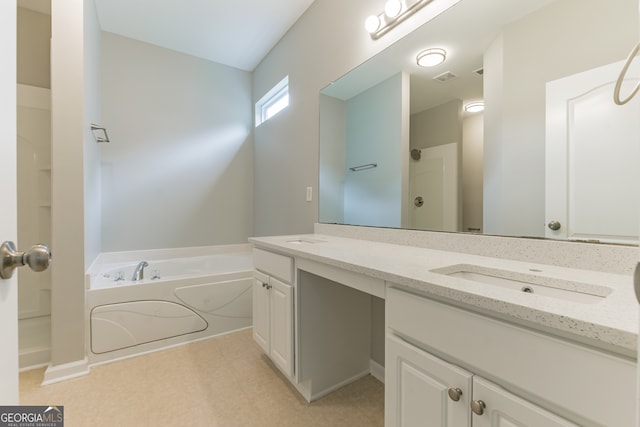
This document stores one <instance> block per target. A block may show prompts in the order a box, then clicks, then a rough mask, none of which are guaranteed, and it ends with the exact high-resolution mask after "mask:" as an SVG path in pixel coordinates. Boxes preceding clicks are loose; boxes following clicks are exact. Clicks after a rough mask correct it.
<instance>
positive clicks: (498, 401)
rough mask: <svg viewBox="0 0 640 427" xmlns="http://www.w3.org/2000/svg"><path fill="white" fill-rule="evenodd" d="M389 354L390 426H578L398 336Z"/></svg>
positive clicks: (388, 419)
mask: <svg viewBox="0 0 640 427" xmlns="http://www.w3.org/2000/svg"><path fill="white" fill-rule="evenodd" d="M387 357H388V359H387V360H390V361H393V366H391V365H387V366H388V368H387V369H389V373H388V375H387V378H386V384H385V393H386V394H387V396H386V399H387V402H393V404H389V405H388V407H387V408H388V409H387V413H386V414H387V419H386V425H388V426H398V427H400V426H402V427H410V426H433V427H436V426H441V427H468V426H474V427H478V426H481V427H499V426H509V427H513V426H518V425H522V426H526V425H533V426H545V427H575V426H577V425H576V424H574V423H571V422H569V421H567V420H565V419H563V418H560V417H558V416H556V415H554V414H552V413H550V412H549V411H546V410H544V409H542V408H541V407H539V406H537V405H534V404H532V403H531V402H528V401H526V400H524V399H521V398H519V397H517V396H516V395H514V394H512V393H509V392H508V391H507V390H505V389H503V388H501V387H499V386H497V385H495V384H493V383H491V382H490V381H488V380H486V379H484V378H482V377H480V376H478V375H474V374H473V373H471V372H469V371H467V370H465V369H462V368H460V367H458V366H456V365H454V364H451V363H448V362H445V361H444V360H442V359H440V358H438V357H436V356H434V355H432V354H430V353H427V352H425V351H423V350H421V349H420V348H418V347H416V346H413V345H411V344H409V343H407V342H404V341H403V340H401V339H399V338H397V337H393V336H392V337H389V339H388V340H387Z"/></svg>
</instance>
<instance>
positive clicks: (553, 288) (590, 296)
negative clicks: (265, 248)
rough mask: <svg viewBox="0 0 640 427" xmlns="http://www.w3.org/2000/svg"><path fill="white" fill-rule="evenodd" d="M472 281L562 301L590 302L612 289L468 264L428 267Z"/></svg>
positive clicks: (605, 294) (603, 296)
mask: <svg viewBox="0 0 640 427" xmlns="http://www.w3.org/2000/svg"><path fill="white" fill-rule="evenodd" d="M431 271H432V272H434V273H440V274H445V275H447V276H452V277H457V278H460V279H463V280H468V281H470V282H475V283H484V284H487V285H492V286H498V287H501V288H504V289H508V290H510V291H515V292H522V293H526V294H536V295H543V296H546V297H551V298H557V299H561V300H565V301H571V302H579V303H585V304H593V303H597V302H599V301H602V300H603V299H604V298H606V297H607V296H608V295H609V294H610V293H611V292H612V290H611V289H610V288H607V287H605V286H598V285H591V284H588V283H581V282H574V281H570V280H562V279H555V278H551V277H544V276H541V275H538V274H527V273H517V272H512V271H506V270H499V269H494V268H489V267H482V266H478V265H470V264H458V265H453V266H450V267H444V268H439V269H435V270H431Z"/></svg>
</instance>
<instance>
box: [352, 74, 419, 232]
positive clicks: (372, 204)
mask: <svg viewBox="0 0 640 427" xmlns="http://www.w3.org/2000/svg"><path fill="white" fill-rule="evenodd" d="M404 80H407V82H406V83H408V77H407V78H406V79H403V75H402V73H399V74H397V75H395V76H393V77H391V78H389V79H387V80H385V81H383V82H382V83H380V84H378V85H376V86H374V87H372V88H369V89H367V90H366V91H363V92H361V93H360V94H358V95H356V96H354V97H353V98H351V99H349V100H348V101H347V110H346V114H347V120H346V122H347V125H346V134H347V137H346V147H345V151H346V167H347V168H351V167H357V166H362V165H368V164H372V163H374V164H377V165H378V166H377V167H375V168H372V169H364V170H361V171H355V172H354V171H349V170H346V177H345V182H344V221H345V223H346V224H359V225H372V226H381V227H400V226H401V225H402V196H403V187H402V184H403V183H402V176H403V169H402V166H403V164H402V158H403V155H404V156H406V153H407V151H408V149H407V147H404V146H403V143H402V142H403V141H402V138H401V136H402V121H403V120H402V113H403V108H402V93H403V92H402V85H403V84H404V83H405V81H404Z"/></svg>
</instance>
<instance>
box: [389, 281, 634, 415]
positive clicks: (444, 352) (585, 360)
mask: <svg viewBox="0 0 640 427" xmlns="http://www.w3.org/2000/svg"><path fill="white" fill-rule="evenodd" d="M386 307H387V312H386V315H387V322H388V323H387V324H388V326H389V328H390V329H391V332H395V333H398V334H400V335H402V336H404V337H406V338H408V339H410V340H411V341H414V342H416V341H417V342H419V343H422V344H421V346H422V347H424V348H425V349H426V350H427V351H430V352H434V353H436V354H438V355H441V356H442V357H443V358H445V359H447V360H448V361H450V362H453V363H456V364H458V365H460V366H462V367H464V368H466V369H469V370H471V371H473V372H478V373H481V374H482V375H484V376H488V378H490V379H492V380H493V381H496V382H498V383H499V384H501V385H502V386H504V387H506V388H508V389H510V390H511V391H513V392H515V393H516V394H520V395H523V397H525V398H527V399H530V400H534V401H536V402H537V403H538V404H540V405H541V406H544V407H547V408H549V409H550V410H552V411H555V412H557V413H559V414H560V415H563V416H567V417H569V418H571V419H574V420H578V421H581V424H582V421H583V422H584V424H585V425H594V422H595V423H597V425H611V426H613V425H616V426H618V425H619V426H623V425H633V424H632V423H633V422H634V418H635V406H636V402H635V400H636V399H635V398H634V396H635V388H636V385H635V379H636V363H634V362H632V361H630V360H627V359H624V358H619V357H616V356H613V355H610V354H608V353H604V352H601V351H598V350H595V349H592V348H589V347H586V346H582V345H578V344H574V343H572V342H569V341H564V340H562V339H559V338H554V337H552V336H548V335H545V334H542V333H538V332H535V331H532V330H529V329H526V328H523V327H520V326H516V325H513V324H510V323H507V322H504V321H500V320H495V319H492V318H489V317H486V316H483V315H480V314H476V313H473V312H471V311H467V310H463V309H460V308H457V307H452V306H449V305H447V304H443V303H439V302H436V301H433V300H430V299H428V298H424V297H421V296H418V295H414V294H411V293H408V292H405V291H402V290H399V289H396V288H393V287H391V288H389V289H387V304H386ZM612 390H616V392H615V393H612V392H611V391H612ZM583 417H584V418H583Z"/></svg>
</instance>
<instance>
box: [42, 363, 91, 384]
mask: <svg viewBox="0 0 640 427" xmlns="http://www.w3.org/2000/svg"><path fill="white" fill-rule="evenodd" d="M88 374H89V359H87V358H86V357H85V358H84V359H82V360H78V361H75V362H71V363H65V364H62V365H56V366H53V365H49V367H48V368H47V370H46V371H45V372H44V379H43V380H42V385H43V386H44V385H49V384H54V383H59V382H60V381H66V380H70V379H72V378H78V377H82V376H85V375H88Z"/></svg>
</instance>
